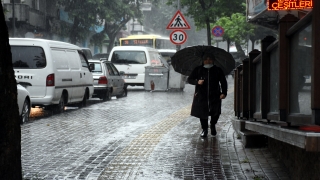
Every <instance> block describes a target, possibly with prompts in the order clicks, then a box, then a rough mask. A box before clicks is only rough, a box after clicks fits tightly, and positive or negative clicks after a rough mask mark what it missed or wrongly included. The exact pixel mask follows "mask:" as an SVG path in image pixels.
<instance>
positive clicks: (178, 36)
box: [170, 30, 188, 45]
mask: <svg viewBox="0 0 320 180" xmlns="http://www.w3.org/2000/svg"><path fill="white" fill-rule="evenodd" d="M187 38H188V37H187V33H186V32H184V31H181V30H175V31H173V32H172V33H171V34H170V41H171V42H172V43H173V44H176V45H180V44H183V43H185V42H186V41H187Z"/></svg>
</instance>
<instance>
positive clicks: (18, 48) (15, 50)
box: [9, 38, 93, 113]
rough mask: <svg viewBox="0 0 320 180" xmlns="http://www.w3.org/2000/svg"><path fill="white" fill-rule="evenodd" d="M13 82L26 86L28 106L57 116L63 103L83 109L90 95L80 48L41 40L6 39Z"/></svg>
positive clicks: (88, 76)
mask: <svg viewBox="0 0 320 180" xmlns="http://www.w3.org/2000/svg"><path fill="white" fill-rule="evenodd" d="M9 43H10V45H11V53H12V65H13V69H14V73H15V76H16V79H17V81H23V82H27V83H30V86H26V89H27V90H28V92H29V93H30V99H31V101H32V106H40V107H45V108H48V109H51V108H52V109H53V110H54V111H56V112H58V113H60V112H64V109H65V108H64V107H65V105H67V104H77V105H79V104H80V105H81V106H85V105H86V102H87V100H88V99H89V98H90V97H91V96H92V93H93V78H92V74H91V72H90V68H89V64H88V61H87V59H86V57H85V56H84V54H83V52H82V50H81V48H79V47H78V46H75V45H73V44H69V43H64V42H59V41H51V40H45V39H31V38H30V39H29V38H10V39H9Z"/></svg>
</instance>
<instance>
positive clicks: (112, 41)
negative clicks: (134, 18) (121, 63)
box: [108, 34, 116, 53]
mask: <svg viewBox="0 0 320 180" xmlns="http://www.w3.org/2000/svg"><path fill="white" fill-rule="evenodd" d="M108 36H109V45H108V53H110V52H111V50H112V48H113V45H114V40H115V39H116V35H109V34H108Z"/></svg>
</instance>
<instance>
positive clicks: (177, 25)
mask: <svg viewBox="0 0 320 180" xmlns="http://www.w3.org/2000/svg"><path fill="white" fill-rule="evenodd" d="M166 29H167V30H173V29H190V25H189V23H188V22H187V20H186V18H184V16H183V15H182V13H181V12H180V11H179V10H178V11H177V12H176V14H175V15H174V16H173V17H172V19H171V21H170V22H169V24H168V25H167V28H166Z"/></svg>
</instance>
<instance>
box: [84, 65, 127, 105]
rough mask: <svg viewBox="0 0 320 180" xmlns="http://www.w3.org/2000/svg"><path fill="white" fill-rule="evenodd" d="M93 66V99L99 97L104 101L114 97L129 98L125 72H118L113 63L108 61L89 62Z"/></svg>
mask: <svg viewBox="0 0 320 180" xmlns="http://www.w3.org/2000/svg"><path fill="white" fill-rule="evenodd" d="M89 64H90V66H92V67H93V68H92V76H93V86H94V92H93V95H92V97H98V98H100V99H102V100H104V101H106V100H110V99H111V97H112V96H116V97H117V98H120V97H125V96H127V93H128V92H127V88H126V85H125V81H124V79H123V78H122V75H123V73H124V72H122V71H120V72H119V71H118V69H117V68H116V67H115V66H114V65H113V63H112V62H110V61H107V59H101V60H89Z"/></svg>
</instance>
